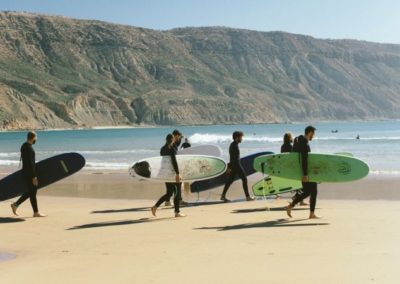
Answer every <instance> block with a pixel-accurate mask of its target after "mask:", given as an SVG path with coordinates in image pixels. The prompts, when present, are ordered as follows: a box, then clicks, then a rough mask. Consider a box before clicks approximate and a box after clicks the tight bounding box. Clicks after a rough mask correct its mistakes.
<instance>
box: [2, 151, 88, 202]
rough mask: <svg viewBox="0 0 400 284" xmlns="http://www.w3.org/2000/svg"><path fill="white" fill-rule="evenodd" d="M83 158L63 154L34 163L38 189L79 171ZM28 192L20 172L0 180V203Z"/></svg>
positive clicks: (77, 155) (83, 163)
mask: <svg viewBox="0 0 400 284" xmlns="http://www.w3.org/2000/svg"><path fill="white" fill-rule="evenodd" d="M84 166H85V158H84V157H83V156H82V155H80V154H78V153H65V154H61V155H57V156H54V157H51V158H48V159H45V160H42V161H40V162H38V163H36V174H37V178H38V181H39V186H38V189H41V188H44V187H46V186H48V185H50V184H52V183H55V182H57V181H59V180H62V179H63V178H66V177H69V176H71V175H73V174H75V173H76V172H78V171H80V170H81V169H82V168H83V167H84ZM27 191H28V184H27V182H26V180H25V177H24V174H23V172H22V170H19V171H17V172H15V173H13V174H11V175H9V176H6V177H5V178H3V179H2V180H0V201H3V200H7V199H10V198H14V197H17V196H20V195H21V194H23V193H25V192H27Z"/></svg>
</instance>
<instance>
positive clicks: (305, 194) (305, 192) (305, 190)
mask: <svg viewBox="0 0 400 284" xmlns="http://www.w3.org/2000/svg"><path fill="white" fill-rule="evenodd" d="M308 184H309V182H303V183H302V185H303V190H302V193H301V194H296V195H295V197H294V199H293V201H292V203H291V204H290V206H292V207H294V206H296V204H297V203H299V202H300V201H302V200H303V199H305V198H307V197H309V196H310V194H311V191H310V187H309V185H308Z"/></svg>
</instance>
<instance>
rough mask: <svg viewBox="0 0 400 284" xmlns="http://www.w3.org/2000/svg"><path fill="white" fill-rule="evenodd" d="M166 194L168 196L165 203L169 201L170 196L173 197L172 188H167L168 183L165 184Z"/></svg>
mask: <svg viewBox="0 0 400 284" xmlns="http://www.w3.org/2000/svg"><path fill="white" fill-rule="evenodd" d="M165 188H166V194H167V195H168V199H167V200H165V201H168V202H169V201H171V197H172V195H174V188H173V187H172V186H168V183H165Z"/></svg>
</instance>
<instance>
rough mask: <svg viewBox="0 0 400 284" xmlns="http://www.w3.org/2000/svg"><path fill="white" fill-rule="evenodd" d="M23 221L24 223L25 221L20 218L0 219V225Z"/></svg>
mask: <svg viewBox="0 0 400 284" xmlns="http://www.w3.org/2000/svg"><path fill="white" fill-rule="evenodd" d="M24 221H25V219H21V218H11V217H0V224H7V223H18V222H24Z"/></svg>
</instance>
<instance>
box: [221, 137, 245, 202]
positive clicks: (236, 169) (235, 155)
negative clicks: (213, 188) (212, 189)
mask: <svg viewBox="0 0 400 284" xmlns="http://www.w3.org/2000/svg"><path fill="white" fill-rule="evenodd" d="M228 168H229V169H230V170H231V173H230V174H229V176H228V179H227V181H226V183H225V187H224V191H223V192H222V196H223V197H225V196H226V193H227V191H228V189H229V187H230V186H231V184H232V183H233V182H234V180H235V177H236V175H238V176H239V177H240V179H241V180H242V183H243V191H244V194H245V195H246V197H250V194H249V188H248V185H247V176H246V173H245V171H244V169H243V167H242V165H241V163H240V150H239V143H237V142H236V141H233V142H232V143H231V145H230V146H229V164H228Z"/></svg>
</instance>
